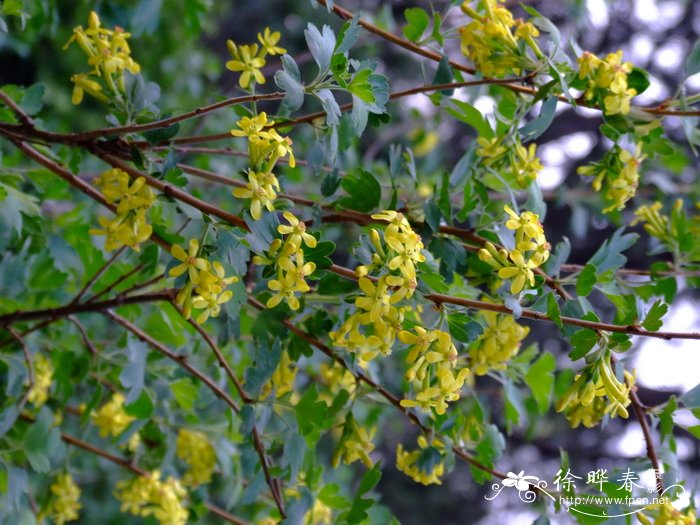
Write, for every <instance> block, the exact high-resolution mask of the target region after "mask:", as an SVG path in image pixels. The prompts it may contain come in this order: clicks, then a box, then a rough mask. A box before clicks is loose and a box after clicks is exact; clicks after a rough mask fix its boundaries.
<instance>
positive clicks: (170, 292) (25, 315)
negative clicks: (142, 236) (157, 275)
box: [0, 289, 176, 326]
mask: <svg viewBox="0 0 700 525" xmlns="http://www.w3.org/2000/svg"><path fill="white" fill-rule="evenodd" d="M175 292H176V290H174V289H167V290H161V291H159V292H148V293H144V294H140V295H132V296H128V297H118V298H115V299H108V300H106V301H98V302H94V303H80V304H68V305H65V306H59V307H56V308H44V309H41V310H17V311H15V312H12V313H9V314H4V315H0V326H3V325H9V324H11V323H16V322H18V321H32V320H35V319H44V318H47V319H54V320H55V319H59V318H61V317H67V316H69V315H71V314H80V313H84V312H99V311H101V310H105V309H107V308H116V307H119V306H126V305H129V304H141V303H153V302H158V301H169V300H170V299H171V298H172V297H173V296H174V295H175Z"/></svg>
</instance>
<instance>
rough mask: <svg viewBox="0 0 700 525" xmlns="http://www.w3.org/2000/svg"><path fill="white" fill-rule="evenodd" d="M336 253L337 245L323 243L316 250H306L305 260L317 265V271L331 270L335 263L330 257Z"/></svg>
mask: <svg viewBox="0 0 700 525" xmlns="http://www.w3.org/2000/svg"><path fill="white" fill-rule="evenodd" d="M334 251H335V243H334V242H331V241H321V242H319V243H317V244H316V247H315V248H309V247H308V246H307V247H305V248H304V260H305V261H307V262H314V263H316V268H317V269H324V268H330V267H331V266H332V265H333V261H332V260H331V259H330V257H328V256H329V255H330V254H332V253H333V252H334Z"/></svg>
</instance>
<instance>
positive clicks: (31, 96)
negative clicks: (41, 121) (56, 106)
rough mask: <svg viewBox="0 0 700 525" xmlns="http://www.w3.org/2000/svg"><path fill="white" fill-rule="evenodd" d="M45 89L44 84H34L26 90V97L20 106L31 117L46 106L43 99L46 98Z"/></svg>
mask: <svg viewBox="0 0 700 525" xmlns="http://www.w3.org/2000/svg"><path fill="white" fill-rule="evenodd" d="M45 89H46V88H45V86H44V84H34V85H32V86H30V87H28V88H27V89H25V90H24V98H23V99H22V102H21V104H20V105H19V106H20V107H21V108H22V109H23V110H24V112H25V113H26V114H27V115H29V116H30V117H33V116H35V115H37V114H38V113H39V112H40V111H41V108H42V107H43V106H44V104H43V103H42V102H41V100H42V99H43V98H44V91H45Z"/></svg>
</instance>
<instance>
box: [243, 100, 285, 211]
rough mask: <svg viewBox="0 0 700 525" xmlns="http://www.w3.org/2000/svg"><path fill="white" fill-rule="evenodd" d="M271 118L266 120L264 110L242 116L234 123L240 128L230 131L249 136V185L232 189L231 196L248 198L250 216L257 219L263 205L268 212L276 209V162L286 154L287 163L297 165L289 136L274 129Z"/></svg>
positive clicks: (277, 188)
mask: <svg viewBox="0 0 700 525" xmlns="http://www.w3.org/2000/svg"><path fill="white" fill-rule="evenodd" d="M274 123H275V122H274V121H273V120H267V114H266V113H265V112H262V113H260V114H259V115H257V116H254V117H252V118H251V117H243V118H242V119H240V120H239V121H238V122H237V123H236V125H237V126H238V128H239V129H233V130H231V135H233V136H234V137H247V139H248V162H249V163H250V169H249V170H248V184H246V186H245V187H242V188H236V189H235V190H233V196H234V197H238V198H239V199H250V215H251V217H253V219H255V220H258V219H259V218H260V217H261V216H262V210H263V208H265V209H267V210H268V211H273V210H274V209H275V206H274V202H275V199H276V198H277V192H278V191H280V184H279V181H278V180H277V177H275V174H274V173H272V170H273V169H274V168H275V165H276V164H277V161H278V160H279V159H281V158H284V157H286V156H289V165H290V166H291V167H294V166H296V160H295V158H294V152H293V151H292V139H290V138H289V137H283V136H282V135H280V134H279V133H278V132H277V130H276V129H274V128H273V127H272V126H273V125H274Z"/></svg>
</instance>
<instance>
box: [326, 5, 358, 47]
mask: <svg viewBox="0 0 700 525" xmlns="http://www.w3.org/2000/svg"><path fill="white" fill-rule="evenodd" d="M331 3H332V2H328V4H329V5H330V4H331ZM359 22H360V15H359V14H358V15H355V16H354V17H353V19H352V20H350V21H349V22H345V23H344V24H343V27H341V28H340V31H338V39H337V42H336V44H335V52H336V53H347V52H348V51H350V48H351V47H352V46H354V45H355V42H357V38H358V37H359V36H360V30H361V28H360V25H359Z"/></svg>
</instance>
